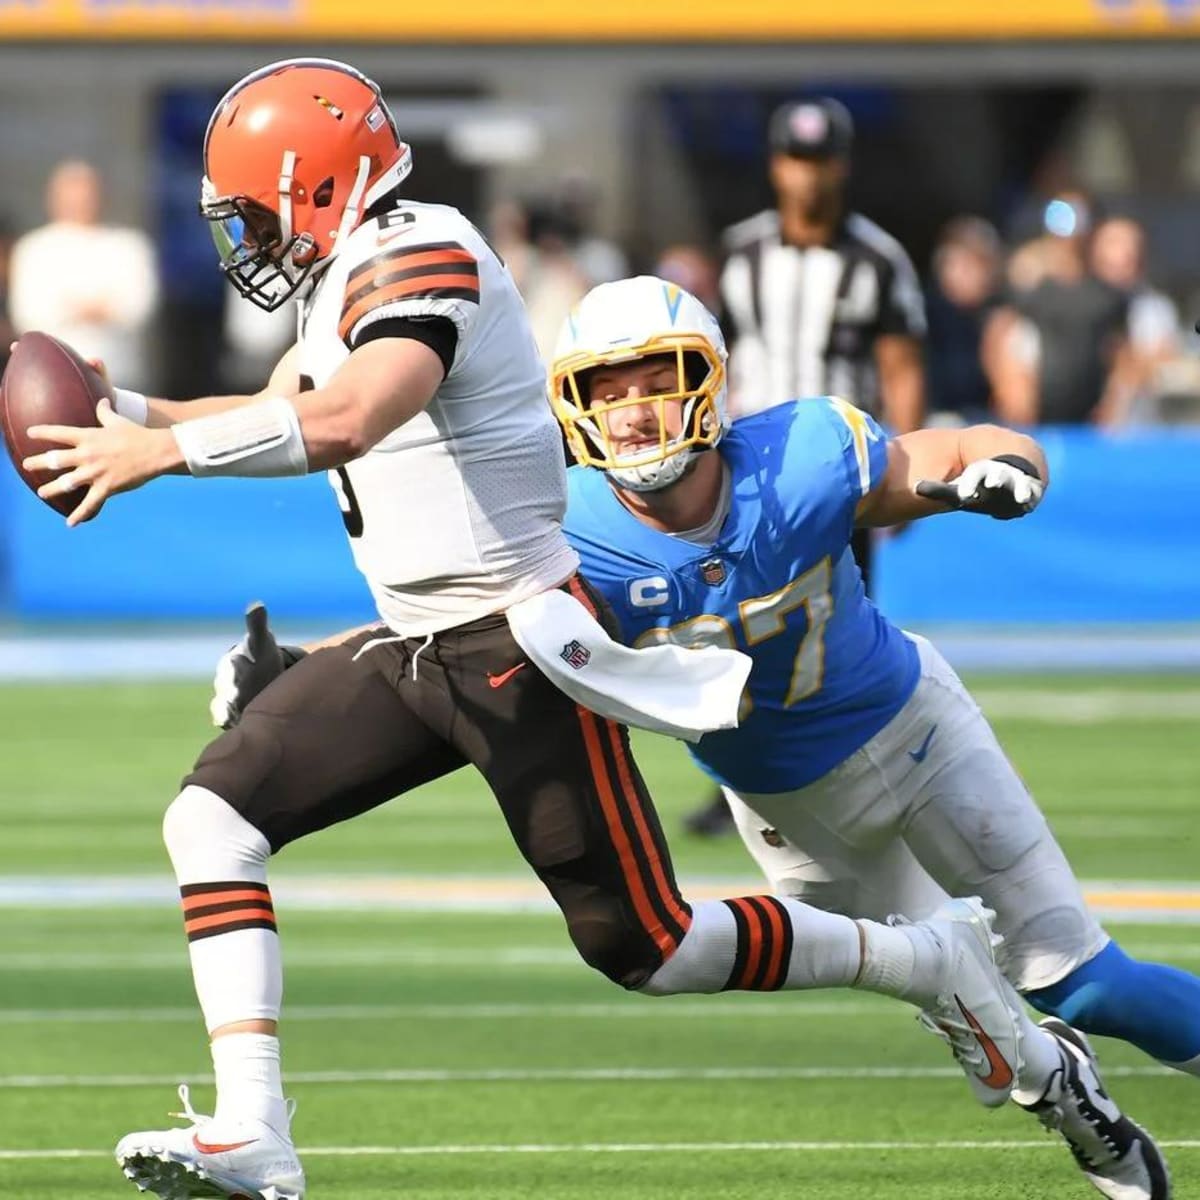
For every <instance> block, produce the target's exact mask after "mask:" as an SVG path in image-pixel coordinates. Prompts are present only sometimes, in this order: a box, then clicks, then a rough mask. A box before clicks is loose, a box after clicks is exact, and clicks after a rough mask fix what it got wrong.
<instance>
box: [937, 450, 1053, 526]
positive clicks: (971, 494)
mask: <svg viewBox="0 0 1200 1200" xmlns="http://www.w3.org/2000/svg"><path fill="white" fill-rule="evenodd" d="M916 490H917V495H918V496H924V497H925V498H926V499H927V500H940V501H941V502H942V503H943V504H949V505H950V506H951V507H952V508H960V509H962V510H963V511H964V512H977V513H983V515H984V516H987V517H995V518H996V520H998V521H1011V520H1012V519H1013V518H1014V517H1023V516H1025V514H1026V513H1031V512H1033V510H1034V509H1035V508H1037V506H1038V505H1039V504H1040V503H1041V502H1042V495H1043V493H1044V491H1045V488H1044V487H1043V485H1042V477H1041V476H1040V475H1039V474H1038V472H1037V467H1035V466H1034V465H1033V463H1031V462H1030V461H1029V459H1027V458H1022V457H1021V456H1020V455H1019V454H997V455H996V456H995V457H994V458H984V459H980V460H979V461H978V462H973V463H970V464H968V466H967V468H966V469H965V470H964V471H963V473H962V474H961V475H960V476H959V477H958V478H957V479H952V480H950V482H949V483H941V482H940V481H938V480H934V479H922V480H921V482H920V483H918V484H917V489H916Z"/></svg>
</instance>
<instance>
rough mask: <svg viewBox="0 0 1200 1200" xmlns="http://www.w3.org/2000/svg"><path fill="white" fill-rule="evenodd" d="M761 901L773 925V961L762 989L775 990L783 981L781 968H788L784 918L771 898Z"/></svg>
mask: <svg viewBox="0 0 1200 1200" xmlns="http://www.w3.org/2000/svg"><path fill="white" fill-rule="evenodd" d="M761 903H762V906H763V908H765V909H766V910H767V921H768V922H769V924H770V926H771V961H770V962H769V963H767V973H766V974H765V975H764V976H763V981H762V990H763V991H764V992H773V991H776V990H777V989H778V988H779V986H780V984H781V983H782V982H783V980H782V979H781V978H780V977H779V976H780V972H781V970H783V971H786V970H787V966H786V964H785V963H784V961H783V942H784V937H783V918H782V917H781V916H780V914H779V909H778V908H776V907H775V905H774V904H772V903H771V901H770V900H763V901H761ZM756 907H757V906H756Z"/></svg>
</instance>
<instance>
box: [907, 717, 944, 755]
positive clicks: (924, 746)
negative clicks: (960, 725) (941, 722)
mask: <svg viewBox="0 0 1200 1200" xmlns="http://www.w3.org/2000/svg"><path fill="white" fill-rule="evenodd" d="M935 733H937V726H936V725H934V726H932V727H931V728H930V730H929V732H928V733H927V734H926V735H925V740H924V741H923V742H922V743H921V744H920V745H919V746H918V747H917V748H916V749H915V750H910V751H909V752H908V757H909V758H911V759H912V760H913V762H915V763H923V762H924V761H925V756H926V755H927V754H928V753H929V743H930V742H932V741H933V735H934V734H935Z"/></svg>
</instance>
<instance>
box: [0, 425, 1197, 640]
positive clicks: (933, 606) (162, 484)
mask: <svg viewBox="0 0 1200 1200" xmlns="http://www.w3.org/2000/svg"><path fill="white" fill-rule="evenodd" d="M1042 438H1043V442H1044V444H1045V446H1046V448H1047V452H1048V454H1049V456H1050V465H1051V472H1052V477H1053V487H1052V488H1051V490H1050V494H1049V496H1048V497H1047V500H1046V502H1045V503H1044V504H1043V505H1042V507H1041V508H1040V509H1039V510H1038V512H1037V513H1035V514H1034V515H1033V516H1032V517H1030V518H1029V519H1027V520H1023V521H1009V522H1001V521H990V520H987V519H985V518H980V517H976V516H968V515H964V514H958V513H955V514H951V515H948V516H944V517H938V518H934V519H931V520H928V521H923V522H919V523H917V524H915V525H913V526H911V527H910V528H909V529H908V530H906V531H905V532H904V533H903V534H901V535H899V536H897V537H894V538H889V539H887V540H885V541H884V542H883V544H882V545H881V546H880V550H879V566H878V575H877V577H878V580H879V601H880V604H881V606H882V608H883V610H884V611H885V612H886V613H888V615H889V616H891V617H892V618H893V619H894V620H896V621H897V622H899V623H900V624H904V625H917V626H919V625H922V624H928V623H934V624H936V623H938V622H944V621H956V622H957V621H972V622H985V623H990V622H1004V623H1006V624H1028V625H1035V624H1046V623H1069V624H1086V623H1094V622H1104V623H1109V622H1115V623H1122V624H1125V623H1131V622H1133V623H1137V622H1195V621H1200V431H1192V430H1157V431H1153V432H1144V433H1142V432H1139V433H1129V434H1124V435H1119V436H1105V435H1101V434H1097V433H1095V432H1092V431H1090V430H1076V429H1054V430H1046V431H1043V434H1042ZM437 502H438V499H437V497H436V496H431V497H429V503H430V504H436V503H437ZM395 519H396V520H397V522H399V523H400V525H401V528H403V526H404V524H405V523H406V522H407V523H411V522H416V521H420V520H421V519H422V518H421V514H420V513H419V512H418V513H413V512H409V513H397V514H396V517H395ZM254 597H261V598H262V599H264V600H266V601H268V603H270V604H271V605H272V607H273V609H274V610H275V611H276V612H278V613H279V615H281V616H296V617H303V618H315V619H322V620H324V619H335V618H343V617H356V618H360V619H366V617H367V616H368V615H369V614H370V612H371V611H372V605H371V602H370V597H369V595H368V593H367V590H366V588H365V586H364V585H363V583H362V581H361V579H360V578H359V576H358V574H357V572H356V571H355V570H354V566H353V562H352V559H351V555H350V552H349V547H348V543H347V540H346V537H345V533H344V531H343V529H342V523H341V519H340V516H339V513H338V508H337V503H336V500H335V498H334V496H333V494H332V491H331V489H330V488H329V487H328V485H327V484H326V482H325V480H324V479H323V478H321V477H311V478H307V479H283V480H237V479H229V480H207V481H203V482H196V481H193V480H188V479H175V478H172V479H163V480H159V481H156V482H155V483H153V484H151V485H150V486H148V487H146V488H144V489H143V490H141V491H139V492H135V493H131V494H129V495H125V496H118V497H116V498H115V499H113V500H112V501H110V503H109V505H108V507H107V508H106V509H105V511H104V512H103V513H102V514H101V516H100V517H99V518H98V519H97V520H96V521H94V522H92V523H91V524H89V525H86V526H83V527H81V528H79V529H75V530H70V529H67V528H66V526H65V525H64V523H63V521H62V519H61V518H60V517H58V516H57V514H55V513H54V512H52V511H51V510H50V509H48V508H46V507H45V506H44V505H43V504H41V503H40V502H39V501H38V500H37V499H36V498H35V497H34V496H32V495H31V494H30V493H29V492H27V491H26V490H25V488H24V487H23V486H22V485H21V483H20V481H19V480H18V479H17V477H16V476H15V474H14V473H13V472H12V470H11V468H10V467H9V466H8V465H7V463H4V464H3V466H0V613H6V614H7V615H9V616H15V617H18V618H26V619H41V618H57V617H64V618H84V619H87V618H113V617H156V618H166V619H171V618H183V619H188V618H203V617H227V616H228V615H229V614H230V613H231V612H236V611H239V610H240V608H241V606H242V605H243V604H244V603H245V602H246V600H248V599H251V598H254Z"/></svg>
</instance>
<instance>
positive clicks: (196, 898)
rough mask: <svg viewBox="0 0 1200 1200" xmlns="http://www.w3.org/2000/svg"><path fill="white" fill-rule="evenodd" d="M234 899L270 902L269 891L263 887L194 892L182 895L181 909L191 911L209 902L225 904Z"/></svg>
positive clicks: (259, 902)
mask: <svg viewBox="0 0 1200 1200" xmlns="http://www.w3.org/2000/svg"><path fill="white" fill-rule="evenodd" d="M235 900H252V901H253V902H254V903H255V904H263V903H267V904H270V902H271V893H270V892H268V891H266V889H263V888H255V889H253V890H251V889H247V890H246V891H239V892H196V893H195V894H194V895H191V896H184V897H183V911H184V912H185V913H187V912H191V911H192V909H195V908H204V907H206V906H207V905H209V904H227V903H230V902H232V901H235Z"/></svg>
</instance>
